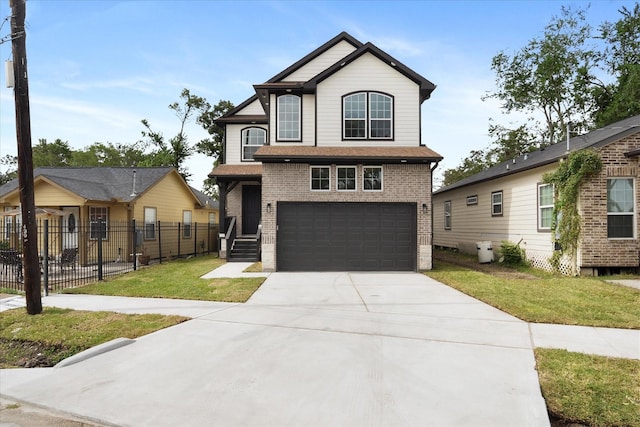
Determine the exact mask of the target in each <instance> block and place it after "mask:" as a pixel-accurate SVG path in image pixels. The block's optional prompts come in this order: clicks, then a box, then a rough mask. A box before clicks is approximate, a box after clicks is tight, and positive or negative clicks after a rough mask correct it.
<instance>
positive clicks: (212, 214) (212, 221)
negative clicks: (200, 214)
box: [209, 212, 216, 225]
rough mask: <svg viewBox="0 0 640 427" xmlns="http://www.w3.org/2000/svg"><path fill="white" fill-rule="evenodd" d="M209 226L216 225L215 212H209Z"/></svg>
mask: <svg viewBox="0 0 640 427" xmlns="http://www.w3.org/2000/svg"><path fill="white" fill-rule="evenodd" d="M209 225H216V214H215V212H209Z"/></svg>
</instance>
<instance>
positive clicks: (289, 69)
mask: <svg viewBox="0 0 640 427" xmlns="http://www.w3.org/2000/svg"><path fill="white" fill-rule="evenodd" d="M342 41H346V42H347V43H349V44H351V45H352V46H353V47H355V48H356V49H357V48H359V47H361V46H362V43H361V42H359V41H358V40H356V39H355V38H354V37H353V36H351V35H350V34H348V33H347V32H345V31H343V32H341V33H340V34H338V35H337V36H335V37H334V38H332V39H331V40H329V41H328V42H326V43H325V44H323V45H322V46H320V47H319V48H317V49H316V50H314V51H313V52H311V53H309V54H308V55H306V56H305V57H304V58H302V59H300V60H299V61H296V62H295V63H293V64H292V65H290V66H289V67H287V68H285V69H284V70H283V71H281V72H279V73H278V74H276V75H275V76H273V77H271V78H270V79H269V80H267V83H274V82H277V81H280V80H282V79H284V78H286V77H287V76H288V75H290V74H292V73H293V72H294V71H297V70H298V69H300V68H302V67H303V66H304V65H306V64H308V63H309V62H311V61H312V60H314V59H316V58H317V57H319V56H320V55H322V54H323V53H325V52H326V51H328V50H329V49H331V48H332V47H334V46H335V45H337V44H338V43H340V42H342Z"/></svg>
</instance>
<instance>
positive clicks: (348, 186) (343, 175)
mask: <svg viewBox="0 0 640 427" xmlns="http://www.w3.org/2000/svg"><path fill="white" fill-rule="evenodd" d="M356 180H357V179H356V167H355V166H337V167H336V189H337V190H338V191H355V190H356Z"/></svg>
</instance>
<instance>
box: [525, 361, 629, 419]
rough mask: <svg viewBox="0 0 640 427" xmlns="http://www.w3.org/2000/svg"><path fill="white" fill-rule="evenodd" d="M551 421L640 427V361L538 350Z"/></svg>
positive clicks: (543, 387) (539, 371)
mask: <svg viewBox="0 0 640 427" xmlns="http://www.w3.org/2000/svg"><path fill="white" fill-rule="evenodd" d="M535 354H536V363H537V369H538V377H539V379H540V387H541V389H542V394H543V396H544V398H545V401H546V403H547V409H548V411H549V414H550V415H551V417H552V418H555V419H556V420H557V419H560V420H562V421H563V423H577V424H578V425H587V426H593V427H596V426H598V427H614V426H640V361H639V360H631V359H618V358H610V357H602V356H593V355H588V354H581V353H573V352H569V351H566V350H549V349H536V350H535Z"/></svg>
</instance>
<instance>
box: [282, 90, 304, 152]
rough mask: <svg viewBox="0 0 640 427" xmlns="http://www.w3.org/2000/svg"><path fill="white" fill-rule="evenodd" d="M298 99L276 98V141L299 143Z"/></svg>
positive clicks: (289, 97) (291, 97)
mask: <svg viewBox="0 0 640 427" xmlns="http://www.w3.org/2000/svg"><path fill="white" fill-rule="evenodd" d="M300 116H301V114H300V97H299V96H295V95H282V96H279V97H278V140H279V141H300Z"/></svg>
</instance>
